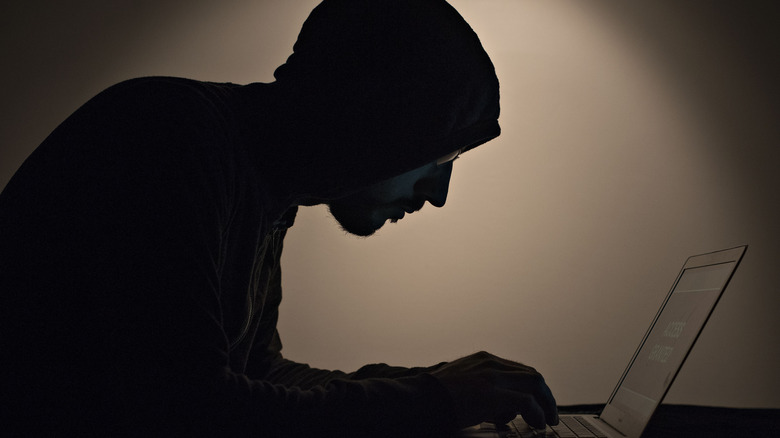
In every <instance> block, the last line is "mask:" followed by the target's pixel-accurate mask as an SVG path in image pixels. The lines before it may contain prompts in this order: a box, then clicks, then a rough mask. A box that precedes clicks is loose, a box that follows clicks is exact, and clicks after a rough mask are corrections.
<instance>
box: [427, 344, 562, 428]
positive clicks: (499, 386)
mask: <svg viewBox="0 0 780 438" xmlns="http://www.w3.org/2000/svg"><path fill="white" fill-rule="evenodd" d="M431 375H433V376H434V377H436V378H437V379H438V380H439V382H441V384H442V385H444V387H445V388H447V390H448V391H449V393H450V395H451V396H452V398H453V400H454V402H455V411H456V412H455V413H456V415H457V420H456V421H457V425H458V427H468V426H473V425H475V424H478V423H481V422H485V421H489V422H493V423H497V424H505V423H507V422H509V421H511V420H512V419H513V418H514V417H515V416H516V415H518V414H520V415H522V416H523V419H525V421H526V422H527V423H528V424H530V425H531V426H532V427H534V428H539V429H542V428H544V427H545V424H550V425H555V424H558V408H557V407H556V404H555V399H554V398H553V395H552V392H551V391H550V388H548V387H547V384H546V383H544V378H543V377H542V375H541V374H539V373H538V372H537V371H536V370H535V369H533V368H531V367H529V366H525V365H523V364H519V363H516V362H512V361H510V360H506V359H502V358H500V357H498V356H494V355H492V354H490V353H486V352H484V351H483V352H479V353H475V354H472V355H470V356H466V357H464V358H461V359H458V360H456V361H453V362H450V363H447V364H445V365H443V366H442V367H441V368H439V369H437V370H436V371H434V372H432V373H431Z"/></svg>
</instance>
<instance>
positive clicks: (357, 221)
mask: <svg viewBox="0 0 780 438" xmlns="http://www.w3.org/2000/svg"><path fill="white" fill-rule="evenodd" d="M328 209H329V210H330V214H331V215H332V216H333V218H334V219H336V222H338V223H339V225H340V226H341V229H342V230H344V231H346V232H347V233H350V234H354V235H356V236H360V237H368V236H371V235H373V234H374V233H375V232H376V230H378V229H380V228H382V225H384V220H382V221H381V223H378V220H377V219H376V218H375V214H374V209H373V208H366V207H363V206H355V205H349V206H347V205H344V204H341V203H338V202H335V203H331V204H329V205H328Z"/></svg>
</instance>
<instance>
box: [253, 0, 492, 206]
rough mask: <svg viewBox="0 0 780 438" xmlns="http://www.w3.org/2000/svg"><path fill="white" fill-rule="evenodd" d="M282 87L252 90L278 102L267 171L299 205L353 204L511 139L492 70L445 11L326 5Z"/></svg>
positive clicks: (398, 5)
mask: <svg viewBox="0 0 780 438" xmlns="http://www.w3.org/2000/svg"><path fill="white" fill-rule="evenodd" d="M274 76H275V78H276V82H274V83H271V84H252V85H249V86H248V87H250V88H255V89H257V90H258V92H261V93H262V94H263V95H264V96H265V97H266V99H267V98H269V96H270V99H272V100H273V105H270V106H267V105H266V106H265V108H266V113H265V114H264V117H265V119H266V120H268V121H269V123H263V126H264V129H263V133H262V134H261V135H262V137H263V143H264V144H270V146H269V147H270V149H271V150H264V151H263V156H264V157H265V159H264V161H265V162H266V163H267V164H268V165H267V166H265V167H266V168H265V169H264V170H265V171H266V172H268V173H270V175H271V176H272V178H273V179H274V180H275V181H277V182H281V185H280V187H285V188H286V190H291V193H289V194H290V195H291V196H292V197H297V198H304V197H306V198H312V199H318V200H328V199H335V198H338V197H341V196H345V195H347V194H349V193H351V192H354V191H356V190H359V189H360V188H362V187H365V186H367V185H370V184H373V183H376V182H379V181H381V180H384V179H387V178H390V177H393V176H396V175H399V174H401V173H404V172H407V171H409V170H412V169H415V168H417V167H420V166H422V165H424V164H427V163H430V162H432V161H434V160H436V159H438V158H440V157H442V156H444V155H447V154H449V153H451V152H453V151H456V150H458V149H464V150H468V149H471V148H473V147H476V146H478V145H480V144H482V143H484V142H486V141H488V140H490V139H492V138H494V137H496V136H498V135H499V133H500V128H499V125H498V115H499V87H498V79H497V77H496V74H495V70H494V68H493V65H492V63H491V61H490V58H489V57H488V55H487V53H485V51H484V49H483V48H482V45H481V43H480V41H479V38H478V37H477V35H476V34H475V33H474V32H473V30H472V29H471V27H470V26H469V25H468V24H467V23H466V22H465V21H464V20H463V18H462V17H461V16H460V15H459V14H458V12H457V11H455V9H454V8H452V7H451V6H450V5H449V4H447V3H446V2H445V1H441V0H326V1H324V2H323V3H321V4H320V5H319V6H317V7H316V8H315V9H314V10H313V11H312V13H311V15H310V16H309V18H308V19H307V20H306V21H305V23H304V25H303V28H302V29H301V32H300V35H299V37H298V40H297V42H296V43H295V45H294V47H293V54H292V55H291V56H290V57H289V58H288V59H287V62H286V63H285V64H283V65H282V66H280V67H279V68H278V69H276V71H275V73H274ZM265 102H267V100H265ZM268 108H270V109H268ZM269 153H270V155H271V156H269Z"/></svg>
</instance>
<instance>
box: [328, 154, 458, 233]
mask: <svg viewBox="0 0 780 438" xmlns="http://www.w3.org/2000/svg"><path fill="white" fill-rule="evenodd" d="M457 156H458V153H457V152H456V153H453V154H450V155H448V156H446V157H442V158H441V159H439V160H437V161H435V162H433V163H430V164H427V165H425V166H422V167H419V168H417V169H414V170H411V171H409V172H406V173H403V174H401V175H398V176H396V177H394V178H390V179H387V180H385V181H382V182H379V183H377V184H374V185H372V186H369V187H366V188H365V189H363V190H361V191H359V192H356V193H353V194H351V195H349V196H346V197H344V198H340V199H337V200H334V201H331V202H330V203H329V204H328V205H329V207H330V212H331V214H332V215H333V217H334V218H335V219H336V220H337V221H338V222H339V224H340V225H341V227H342V228H343V229H344V231H347V232H348V233H352V234H356V235H358V236H370V235H372V234H374V232H375V231H376V230H378V229H379V228H381V227H382V226H383V225H384V224H385V222H386V221H387V220H390V221H391V222H397V221H398V220H400V219H402V218H403V217H404V215H405V214H407V213H413V212H415V211H418V210H419V209H421V208H422V207H423V205H424V204H425V202H426V201H428V202H430V203H431V205H433V206H434V207H442V206H444V203H445V202H446V201H447V191H448V189H449V185H450V175H452V162H453V161H454V160H455V158H457Z"/></svg>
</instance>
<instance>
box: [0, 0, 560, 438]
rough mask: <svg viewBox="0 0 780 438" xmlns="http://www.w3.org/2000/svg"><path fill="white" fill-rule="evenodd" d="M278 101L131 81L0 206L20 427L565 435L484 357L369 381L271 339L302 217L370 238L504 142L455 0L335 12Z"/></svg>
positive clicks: (176, 432) (6, 383) (523, 370)
mask: <svg viewBox="0 0 780 438" xmlns="http://www.w3.org/2000/svg"><path fill="white" fill-rule="evenodd" d="M275 79H276V80H275V81H274V82H272V83H253V84H248V85H243V86H241V85H236V84H230V83H207V82H199V81H194V80H188V79H182V78H170V77H150V78H139V79H132V80H128V81H125V82H122V83H120V84H117V85H115V86H113V87H110V88H109V89H107V90H105V91H103V92H101V93H100V94H98V95H97V96H95V97H94V98H92V99H91V100H90V101H88V102H87V103H86V104H84V105H83V106H82V107H81V108H79V109H78V110H77V111H76V112H75V113H74V114H72V115H71V116H70V117H69V118H68V119H66V120H65V121H64V122H63V123H62V124H61V125H60V126H59V127H57V128H56V129H55V130H54V132H53V133H52V134H51V135H50V136H49V137H48V138H47V139H46V140H45V141H44V142H43V143H42V144H41V145H40V146H39V147H38V148H37V149H36V150H35V151H34V152H33V153H32V154H31V156H30V157H29V158H28V159H27V160H26V161H25V162H24V164H23V165H22V166H21V168H20V169H19V170H18V172H17V173H16V174H15V175H14V177H13V178H12V180H11V181H10V182H9V184H8V185H7V187H6V188H5V189H4V191H3V192H2V195H0V264H1V266H2V269H1V271H2V272H0V291H1V292H0V296H1V297H2V298H0V299H1V300H2V301H1V302H0V308H2V315H0V316H1V318H0V320H1V321H2V345H1V346H0V347H1V348H2V352H3V354H2V356H3V358H2V361H3V375H2V382H3V387H2V393H3V396H2V399H3V406H2V409H0V411H2V412H3V416H4V418H3V419H2V423H3V424H4V426H3V429H4V430H5V431H10V430H14V429H15V428H16V429H18V430H20V431H22V435H24V436H50V435H56V436H158V435H167V436H184V435H186V436H263V437H303V436H306V437H311V436H318V437H350V436H361V437H366V436H367V437H381V436H412V437H415V436H426V437H431V436H434V437H435V436H447V435H451V434H452V433H453V432H455V431H457V429H459V428H462V427H465V426H468V425H472V424H476V423H479V422H482V421H498V422H506V421H508V420H510V419H511V418H513V417H514V416H515V415H516V414H518V413H519V414H522V415H523V416H524V417H525V418H526V419H527V420H528V421H529V422H530V423H531V424H533V425H536V426H543V425H544V424H545V423H549V424H554V423H556V422H557V411H556V406H555V401H554V399H553V396H552V394H551V392H550V390H549V388H548V387H547V386H546V384H545V382H544V379H543V378H542V376H541V375H540V374H539V373H538V372H536V371H535V370H534V369H533V368H531V367H527V366H525V365H522V364H519V363H516V362H512V361H509V360H505V359H502V358H499V357H496V356H493V355H491V354H488V353H484V352H481V353H476V354H473V355H470V356H467V357H464V358H462V359H459V360H455V361H452V362H443V363H440V364H438V365H434V366H430V367H419V368H402V367H393V366H389V365H385V364H372V365H367V366H365V367H362V368H360V369H359V370H357V371H355V372H352V373H344V372H340V371H327V370H320V369H315V368H311V367H309V366H308V365H305V364H300V363H294V362H292V361H289V360H287V359H285V358H284V357H283V356H282V343H281V341H280V337H279V334H278V332H277V330H276V323H277V316H278V308H279V304H280V301H281V298H282V294H281V271H280V266H279V265H280V257H281V252H282V243H283V239H284V236H285V232H286V230H287V228H289V227H290V226H292V224H293V221H294V218H295V213H296V211H297V208H298V207H299V206H308V205H316V204H327V205H328V206H329V208H330V210H331V212H332V214H333V216H334V217H335V219H336V220H337V221H338V222H339V223H340V224H341V226H342V227H343V228H344V229H346V230H347V231H349V232H351V233H355V234H359V235H370V234H372V233H373V232H374V231H375V230H376V229H378V228H380V227H381V226H383V224H384V223H385V222H386V221H387V220H390V221H395V220H398V219H401V218H402V217H403V216H404V215H406V214H409V213H412V212H415V211H417V210H419V209H420V208H422V206H423V204H424V203H426V202H428V203H430V204H432V205H434V206H436V207H441V206H443V205H444V203H445V201H446V198H447V190H448V185H449V179H450V175H451V172H452V169H453V160H454V159H455V158H457V157H458V156H459V155H461V154H463V153H465V152H467V151H468V150H470V149H472V148H474V147H476V146H479V145H481V144H483V143H485V142H487V141H489V140H490V139H493V138H494V137H496V136H498V135H499V125H498V122H497V120H498V115H499V94H498V80H497V78H496V75H495V71H494V69H493V66H492V63H491V61H490V59H489V58H488V56H487V54H486V53H485V51H484V50H483V48H482V46H481V44H480V41H479V39H478V38H477V36H476V35H475V34H474V32H473V31H472V30H471V28H470V27H469V26H468V24H467V23H466V22H465V21H464V20H463V19H462V18H461V17H460V15H459V14H458V13H457V12H456V11H455V10H454V9H453V8H452V7H451V6H450V5H448V4H447V3H446V2H444V1H443V0H325V1H324V2H323V3H322V4H320V5H319V6H317V7H316V8H315V9H314V10H313V11H312V13H311V15H310V17H309V18H308V19H307V20H306V22H305V24H304V25H303V28H302V29H301V32H300V35H299V38H298V40H297V42H296V44H295V46H294V49H293V54H292V55H291V56H290V57H289V58H288V60H287V62H286V63H285V64H283V65H282V66H280V67H279V68H278V69H277V70H276V72H275Z"/></svg>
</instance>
